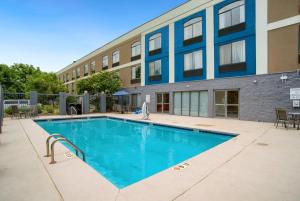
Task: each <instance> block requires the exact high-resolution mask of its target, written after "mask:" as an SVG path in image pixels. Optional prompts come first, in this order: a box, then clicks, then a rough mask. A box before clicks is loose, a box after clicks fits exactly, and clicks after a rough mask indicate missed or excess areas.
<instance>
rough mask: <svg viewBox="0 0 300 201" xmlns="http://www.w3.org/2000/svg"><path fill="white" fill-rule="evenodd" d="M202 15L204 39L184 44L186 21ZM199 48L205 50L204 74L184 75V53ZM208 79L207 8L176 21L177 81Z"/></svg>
mask: <svg viewBox="0 0 300 201" xmlns="http://www.w3.org/2000/svg"><path fill="white" fill-rule="evenodd" d="M195 17H202V41H201V42H198V43H195V44H191V45H187V46H184V45H183V41H184V23H186V22H187V21H189V20H191V19H193V18H195ZM197 50H202V51H203V75H202V76H193V77H184V76H183V72H184V54H187V53H190V52H194V51H197ZM202 79H206V16H205V10H203V11H200V12H198V13H195V14H193V15H190V16H188V17H186V18H183V19H181V20H179V21H177V22H175V82H182V81H192V80H202Z"/></svg>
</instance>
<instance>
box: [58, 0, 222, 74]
mask: <svg viewBox="0 0 300 201" xmlns="http://www.w3.org/2000/svg"><path fill="white" fill-rule="evenodd" d="M213 1H220V0H189V1H187V2H184V3H182V4H180V5H178V6H176V7H175V8H173V9H171V10H169V11H166V12H164V13H163V14H161V15H159V16H157V17H155V18H153V19H151V20H149V21H147V22H145V23H143V24H141V25H139V26H138V27H136V28H134V29H132V30H130V31H128V32H126V33H125V34H123V35H121V36H119V37H117V38H116V39H114V40H112V41H110V42H108V43H106V44H104V45H103V46H101V47H99V48H97V49H96V50H94V51H92V52H90V53H89V54H87V55H85V56H83V57H81V58H80V59H78V60H76V62H73V63H71V64H69V65H68V66H66V67H64V68H62V69H61V70H59V71H57V72H56V74H60V73H62V72H64V71H66V70H68V69H70V68H72V67H74V66H75V65H78V64H79V63H82V62H84V61H86V60H88V59H90V58H92V57H94V56H96V55H98V54H99V53H101V52H104V51H106V50H107V49H109V48H111V47H113V46H115V45H117V44H119V43H121V42H123V41H126V40H128V39H130V38H132V37H135V36H137V35H139V34H142V33H143V32H146V31H147V30H150V29H151V28H152V27H155V26H157V25H159V24H162V23H164V22H166V21H169V20H170V19H172V18H175V17H176V16H179V15H182V14H184V13H185V12H187V11H189V10H191V9H194V8H196V7H199V6H201V5H204V4H206V3H210V2H213Z"/></svg>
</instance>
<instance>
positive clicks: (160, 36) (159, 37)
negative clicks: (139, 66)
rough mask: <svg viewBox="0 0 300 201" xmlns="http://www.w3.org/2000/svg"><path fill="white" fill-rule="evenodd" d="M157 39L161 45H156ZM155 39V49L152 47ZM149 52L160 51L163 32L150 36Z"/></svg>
mask: <svg viewBox="0 0 300 201" xmlns="http://www.w3.org/2000/svg"><path fill="white" fill-rule="evenodd" d="M156 40H159V43H158V44H159V47H156V45H155V44H156V42H155V41H156ZM152 41H153V49H152V48H151V47H152V46H151V42H152ZM148 43H149V48H148V49H149V54H150V55H151V54H153V53H154V54H156V53H160V50H161V46H162V34H161V32H159V33H156V34H153V35H152V36H150V37H149V42H148Z"/></svg>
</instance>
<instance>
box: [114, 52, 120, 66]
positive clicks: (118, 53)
mask: <svg viewBox="0 0 300 201" xmlns="http://www.w3.org/2000/svg"><path fill="white" fill-rule="evenodd" d="M116 56H117V58H118V60H117V61H115V58H116ZM119 64H120V50H115V51H114V52H113V53H112V66H113V67H115V66H118V65H119Z"/></svg>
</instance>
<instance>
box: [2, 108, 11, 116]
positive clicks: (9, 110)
mask: <svg viewBox="0 0 300 201" xmlns="http://www.w3.org/2000/svg"><path fill="white" fill-rule="evenodd" d="M4 112H5V114H7V115H12V108H11V107H8V108H6V109H5V111H4Z"/></svg>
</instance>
